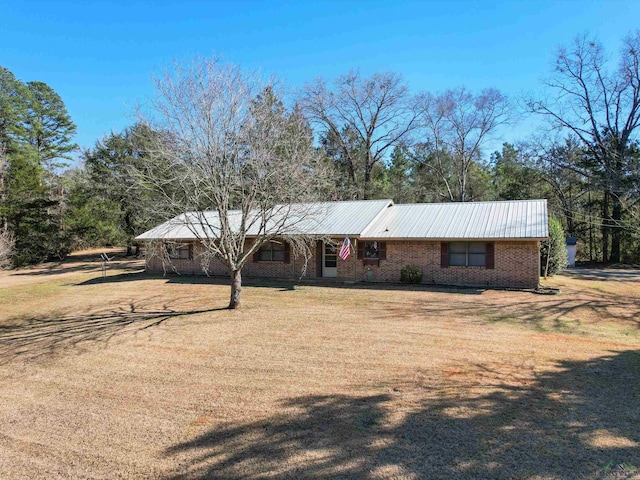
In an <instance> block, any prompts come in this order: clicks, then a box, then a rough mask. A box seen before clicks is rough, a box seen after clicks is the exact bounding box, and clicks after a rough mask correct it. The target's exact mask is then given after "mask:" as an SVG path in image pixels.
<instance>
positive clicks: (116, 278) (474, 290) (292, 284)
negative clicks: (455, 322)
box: [77, 271, 495, 295]
mask: <svg viewBox="0 0 640 480" xmlns="http://www.w3.org/2000/svg"><path fill="white" fill-rule="evenodd" d="M144 279H157V280H164V281H165V282H166V283H169V284H180V285H224V286H229V282H230V279H229V277H228V276H225V275H215V276H213V275H212V276H209V277H207V276H206V275H189V274H182V275H178V274H176V273H167V274H166V275H162V274H160V273H149V272H140V271H138V272H125V273H120V274H116V275H107V276H106V277H96V278H92V279H89V280H85V281H84V282H81V283H78V284H77V285H100V284H103V283H120V282H133V281H137V280H144ZM242 286H243V287H255V288H278V289H280V290H281V291H290V290H295V289H296V288H300V287H321V288H322V287H324V288H344V289H354V290H396V291H417V292H420V291H423V292H440V293H457V294H464V295H481V294H482V292H485V291H487V290H495V289H492V288H483V287H465V286H446V285H427V284H420V285H408V284H402V283H373V282H357V283H353V282H336V281H335V280H331V279H324V280H323V279H307V280H302V281H300V282H296V281H292V280H288V279H279V278H256V277H245V278H243V279H242Z"/></svg>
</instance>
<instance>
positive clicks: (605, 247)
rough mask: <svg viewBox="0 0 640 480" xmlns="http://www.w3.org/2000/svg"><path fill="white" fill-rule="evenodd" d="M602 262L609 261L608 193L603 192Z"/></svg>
mask: <svg viewBox="0 0 640 480" xmlns="http://www.w3.org/2000/svg"><path fill="white" fill-rule="evenodd" d="M601 228H602V261H603V262H604V263H606V262H608V261H609V192H607V191H605V192H604V198H603V200H602V227H601Z"/></svg>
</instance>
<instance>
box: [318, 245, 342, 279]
mask: <svg viewBox="0 0 640 480" xmlns="http://www.w3.org/2000/svg"><path fill="white" fill-rule="evenodd" d="M322 276H323V277H333V278H335V277H337V276H338V246H337V245H335V244H333V243H325V244H324V248H323V249H322Z"/></svg>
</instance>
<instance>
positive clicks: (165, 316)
mask: <svg viewBox="0 0 640 480" xmlns="http://www.w3.org/2000/svg"><path fill="white" fill-rule="evenodd" d="M218 310H224V309H222V308H212V309H204V310H176V309H173V308H171V307H170V306H168V305H166V304H165V305H163V306H162V308H149V307H146V306H144V305H140V304H136V303H133V302H131V303H129V304H127V305H126V306H121V307H120V308H114V309H111V310H107V311H101V312H95V313H87V314H84V315H78V314H76V313H59V314H56V313H53V314H50V315H47V316H43V317H30V318H27V319H24V320H22V321H21V323H20V324H18V325H4V326H2V327H0V364H3V363H8V362H10V361H11V360H13V359H15V358H18V357H21V358H27V359H35V358H39V357H50V356H55V355H57V354H59V353H62V352H64V351H66V350H69V349H72V348H76V347H78V346H79V344H80V343H82V342H105V343H106V342H109V341H110V340H111V339H113V338H114V337H116V336H118V335H123V334H125V333H129V334H132V333H133V334H136V333H138V332H142V331H144V330H147V329H150V328H153V327H158V326H159V325H161V324H162V323H164V322H165V321H167V320H169V319H171V318H175V317H181V316H187V315H196V314H200V313H209V312H214V311H218Z"/></svg>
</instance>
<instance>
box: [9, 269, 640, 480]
mask: <svg viewBox="0 0 640 480" xmlns="http://www.w3.org/2000/svg"><path fill="white" fill-rule="evenodd" d="M118 262H121V263H118ZM71 263H72V264H73V263H75V265H72V266H70V265H71V264H65V263H63V264H60V265H57V266H54V267H52V268H50V269H49V267H48V266H42V267H40V268H42V269H44V270H45V273H43V274H41V275H26V274H25V275H22V276H21V275H18V274H19V273H21V272H13V274H12V275H9V276H7V275H6V274H4V273H3V274H2V276H1V277H0V384H1V385H2V389H0V477H1V478H47V479H49V478H165V479H168V478H176V479H178V478H528V479H543V478H554V479H556V478H557V479H573V478H634V476H637V475H638V470H637V468H636V467H637V466H640V453H639V452H640V429H639V428H638V425H640V410H639V409H638V398H640V330H639V328H638V326H639V324H638V322H639V319H640V297H639V296H640V288H638V287H640V285H639V284H638V280H637V279H629V280H627V279H622V280H613V281H612V280H610V279H607V280H605V281H604V282H602V280H599V279H585V278H579V277H577V276H561V277H555V278H553V279H551V280H549V281H548V284H549V285H550V286H556V287H560V288H561V294H560V295H554V296H539V295H534V294H531V293H528V292H504V291H493V290H465V289H443V288H426V287H425V288H417V289H403V288H400V287H392V288H385V289H376V288H367V289H360V288H331V287H326V286H302V287H299V286H298V287H295V288H291V286H288V285H283V286H277V285H261V284H254V285H252V286H247V287H245V290H244V293H243V295H244V306H243V309H242V310H241V311H233V312H232V311H227V310H224V309H221V307H224V306H225V305H226V304H227V302H228V294H229V291H228V287H227V286H225V285H221V284H220V283H219V281H208V280H206V279H202V278H198V279H194V278H189V277H168V278H159V277H151V276H146V275H144V274H143V273H140V270H139V269H140V263H137V264H135V263H128V261H127V260H124V259H123V260H117V261H114V264H113V265H112V267H111V269H110V271H109V272H108V275H109V276H108V277H107V278H106V279H104V280H103V279H101V272H100V271H99V269H98V270H96V269H95V266H93V264H92V263H91V262H82V261H77V262H71ZM83 265H84V266H83ZM89 265H91V267H89ZM85 267H86V268H85ZM27 272H28V271H25V273H27ZM25 277H28V278H30V279H33V278H37V280H30V281H29V282H25V281H24V280H23V278H25ZM593 282H596V283H593ZM600 283H603V285H601V284H600ZM595 287H597V288H595Z"/></svg>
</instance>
